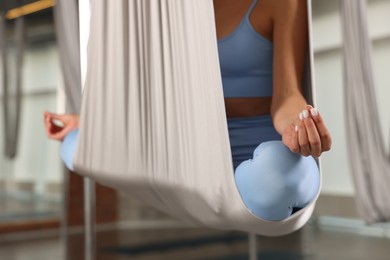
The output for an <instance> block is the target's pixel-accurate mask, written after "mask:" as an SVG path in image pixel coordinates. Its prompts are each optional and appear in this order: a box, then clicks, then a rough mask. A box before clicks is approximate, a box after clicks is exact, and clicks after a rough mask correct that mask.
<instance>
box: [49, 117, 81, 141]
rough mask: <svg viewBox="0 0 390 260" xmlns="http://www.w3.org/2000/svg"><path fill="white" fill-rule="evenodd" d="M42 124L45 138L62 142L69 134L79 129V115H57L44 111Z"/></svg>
mask: <svg viewBox="0 0 390 260" xmlns="http://www.w3.org/2000/svg"><path fill="white" fill-rule="evenodd" d="M44 123H45V129H46V134H47V136H48V137H49V138H50V139H54V140H58V141H62V140H63V139H64V137H65V136H66V135H67V134H68V133H69V132H71V131H72V130H74V129H76V128H78V127H79V115H74V114H63V115H59V114H54V113H50V112H47V111H45V113H44Z"/></svg>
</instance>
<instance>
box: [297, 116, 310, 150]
mask: <svg viewBox="0 0 390 260" xmlns="http://www.w3.org/2000/svg"><path fill="white" fill-rule="evenodd" d="M303 113H304V112H301V113H300V114H299V122H298V143H299V148H300V153H301V154H302V155H303V156H308V155H310V154H311V151H310V143H309V138H308V136H307V131H306V126H305V123H304V122H303V120H304V115H303Z"/></svg>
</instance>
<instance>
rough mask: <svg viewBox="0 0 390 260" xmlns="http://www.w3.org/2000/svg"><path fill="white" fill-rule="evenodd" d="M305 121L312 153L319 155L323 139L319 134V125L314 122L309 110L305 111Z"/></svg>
mask: <svg viewBox="0 0 390 260" xmlns="http://www.w3.org/2000/svg"><path fill="white" fill-rule="evenodd" d="M305 111H306V110H305ZM303 123H304V125H305V129H306V133H307V139H308V142H309V146H310V154H311V155H313V156H316V157H319V156H320V155H321V153H322V144H321V139H320V136H319V134H318V131H317V127H316V125H315V124H314V121H313V119H312V118H311V117H310V115H309V112H308V111H306V113H304V118H303Z"/></svg>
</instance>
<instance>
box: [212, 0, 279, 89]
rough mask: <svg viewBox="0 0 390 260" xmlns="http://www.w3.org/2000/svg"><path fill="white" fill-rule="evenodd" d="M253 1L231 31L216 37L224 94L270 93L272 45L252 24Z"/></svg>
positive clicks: (255, 1)
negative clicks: (219, 37)
mask: <svg viewBox="0 0 390 260" xmlns="http://www.w3.org/2000/svg"><path fill="white" fill-rule="evenodd" d="M256 3H257V0H254V1H253V3H252V5H251V6H250V8H249V10H248V12H247V13H246V14H245V17H244V19H243V20H242V21H241V23H240V24H239V25H238V27H237V28H236V29H235V31H234V32H232V33H231V34H229V35H227V36H226V37H223V38H222V39H220V40H218V52H219V62H220V68H221V76H222V84H223V92H224V96H225V97H270V96H272V59H273V45H272V43H271V42H270V41H269V40H268V39H266V38H264V37H263V36H261V35H260V34H259V33H258V32H257V31H255V29H254V28H253V27H252V25H251V23H250V21H249V16H250V14H251V11H252V9H253V8H254V7H255V5H256Z"/></svg>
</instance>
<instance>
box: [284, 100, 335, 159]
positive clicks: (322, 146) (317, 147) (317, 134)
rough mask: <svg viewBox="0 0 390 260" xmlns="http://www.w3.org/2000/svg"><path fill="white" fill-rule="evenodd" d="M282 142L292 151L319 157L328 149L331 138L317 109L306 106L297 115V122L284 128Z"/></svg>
mask: <svg viewBox="0 0 390 260" xmlns="http://www.w3.org/2000/svg"><path fill="white" fill-rule="evenodd" d="M282 140H283V143H284V144H285V145H286V146H287V147H288V148H290V150H291V151H292V152H294V153H299V154H302V155H303V156H309V155H312V156H315V157H319V156H320V155H321V153H322V152H325V151H329V150H330V147H331V145H332V138H331V136H330V133H329V131H328V129H327V128H326V126H325V123H324V121H323V119H322V117H321V115H320V113H319V112H318V111H317V109H315V108H313V107H311V106H307V107H306V109H304V110H303V111H302V112H301V113H300V114H299V117H298V120H297V123H293V124H291V125H290V126H288V127H287V128H286V130H285V131H284V132H283V135H282Z"/></svg>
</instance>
